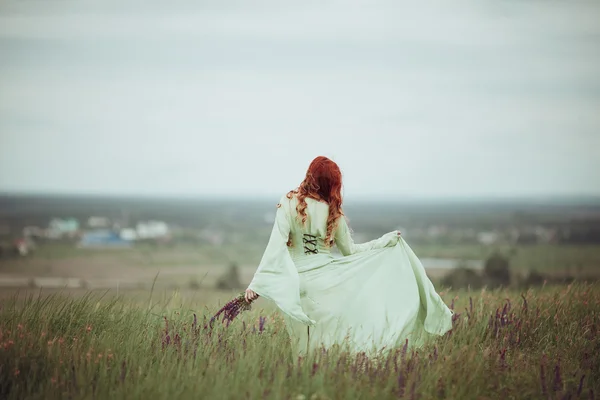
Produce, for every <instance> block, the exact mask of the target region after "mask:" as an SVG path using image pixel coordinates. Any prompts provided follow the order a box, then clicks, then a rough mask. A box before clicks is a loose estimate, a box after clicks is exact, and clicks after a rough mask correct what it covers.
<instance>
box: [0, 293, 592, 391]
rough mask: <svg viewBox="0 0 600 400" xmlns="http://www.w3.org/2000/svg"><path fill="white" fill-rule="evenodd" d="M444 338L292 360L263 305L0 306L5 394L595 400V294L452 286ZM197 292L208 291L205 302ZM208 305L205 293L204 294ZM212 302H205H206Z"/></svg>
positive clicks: (104, 298)
mask: <svg viewBox="0 0 600 400" xmlns="http://www.w3.org/2000/svg"><path fill="white" fill-rule="evenodd" d="M440 290H441V292H440V294H441V296H442V298H443V299H444V300H445V301H446V303H447V304H448V305H449V306H451V307H452V308H453V309H454V310H455V311H456V312H457V313H458V316H457V318H456V320H455V321H454V327H453V329H452V331H451V332H449V333H448V334H447V335H445V336H443V337H439V338H435V339H434V340H432V341H431V342H430V343H429V344H428V345H427V346H425V347H422V348H419V349H413V348H411V346H410V344H409V345H408V346H405V347H401V348H398V349H390V351H389V352H387V353H382V354H381V355H379V356H376V357H366V356H365V355H361V354H358V355H353V354H349V353H347V352H345V351H344V349H343V348H340V349H330V350H327V351H325V350H321V351H317V352H315V353H314V354H311V355H310V356H308V357H306V358H305V359H295V358H294V357H293V356H292V354H291V352H290V348H289V345H288V342H287V340H288V338H287V332H286V330H285V325H284V323H283V320H282V319H281V316H280V315H279V313H278V312H277V311H276V310H275V309H274V308H272V307H271V305H270V304H268V303H267V302H266V301H263V300H262V299H259V300H258V301H257V302H255V303H253V306H252V310H250V311H246V312H243V313H242V314H240V315H239V316H238V317H237V318H236V319H235V320H234V321H233V322H231V323H229V324H223V323H217V324H216V325H214V327H213V329H207V328H208V326H207V325H206V322H207V320H208V319H209V318H210V317H211V316H212V315H214V313H215V311H216V310H217V309H218V308H219V307H220V306H222V303H223V302H224V301H226V300H228V299H229V298H231V296H233V294H234V293H233V292H232V293H221V294H217V292H213V293H210V292H209V293H206V292H205V293H202V294H201V293H197V292H196V293H194V292H191V293H183V292H172V293H169V292H166V291H165V292H163V293H154V294H152V295H148V293H145V294H140V295H139V296H130V295H128V294H126V293H125V294H119V295H115V293H114V291H112V292H111V291H107V292H85V293H83V294H82V295H78V296H75V295H73V294H71V293H68V292H64V293H62V292H58V293H53V294H47V293H41V294H40V293H37V294H36V293H35V292H29V293H20V294H14V295H10V296H7V297H4V298H3V299H2V300H1V308H0V321H1V322H0V361H1V362H0V365H1V367H0V397H1V398H3V399H59V398H61V399H62V398H69V399H105V398H111V399H136V398H139V399H146V398H148V399H150V398H151V399H173V398H202V399H204V398H206V399H240V398H245V399H247V398H251V399H259V398H260V399H263V398H265V399H312V400H316V399H388V398H407V399H496V398H504V399H509V398H511V399H538V398H539V399H567V398H571V399H576V398H588V399H593V398H595V396H596V394H597V393H599V391H600V356H599V350H600V335H599V334H598V333H599V330H600V287H599V284H598V283H583V282H581V283H580V282H574V283H572V284H570V285H568V286H566V285H564V286H562V285H561V286H544V287H539V288H532V289H528V290H524V291H518V290H515V289H495V290H485V289H484V290H480V291H476V292H475V291H468V290H451V291H447V290H445V289H443V288H440ZM198 296H202V300H200V299H199V297H198ZM211 296H212V297H211ZM207 304H209V305H210V306H207Z"/></svg>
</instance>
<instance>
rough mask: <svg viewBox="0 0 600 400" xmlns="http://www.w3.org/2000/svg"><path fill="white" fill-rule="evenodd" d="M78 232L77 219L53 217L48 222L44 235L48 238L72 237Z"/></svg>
mask: <svg viewBox="0 0 600 400" xmlns="http://www.w3.org/2000/svg"><path fill="white" fill-rule="evenodd" d="M78 232H79V221H77V220H76V219H75V218H66V219H60V218H54V219H52V220H51V221H50V223H49V224H48V229H47V230H46V237H48V238H50V239H62V238H64V237H70V238H73V237H75V236H76V235H77V233H78Z"/></svg>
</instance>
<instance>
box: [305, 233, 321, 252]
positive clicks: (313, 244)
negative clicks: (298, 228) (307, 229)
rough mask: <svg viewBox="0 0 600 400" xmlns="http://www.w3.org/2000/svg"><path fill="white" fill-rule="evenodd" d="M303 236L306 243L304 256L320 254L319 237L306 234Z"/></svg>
mask: <svg viewBox="0 0 600 400" xmlns="http://www.w3.org/2000/svg"><path fill="white" fill-rule="evenodd" d="M303 236H304V237H303V238H302V242H303V243H304V254H308V253H311V254H318V253H319V250H318V249H317V237H316V236H314V235H310V234H308V233H305V234H304V235H303Z"/></svg>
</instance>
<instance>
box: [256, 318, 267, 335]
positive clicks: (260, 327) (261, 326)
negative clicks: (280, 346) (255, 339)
mask: <svg viewBox="0 0 600 400" xmlns="http://www.w3.org/2000/svg"><path fill="white" fill-rule="evenodd" d="M265 322H267V318H266V317H259V318H258V331H259V332H262V331H264V330H265Z"/></svg>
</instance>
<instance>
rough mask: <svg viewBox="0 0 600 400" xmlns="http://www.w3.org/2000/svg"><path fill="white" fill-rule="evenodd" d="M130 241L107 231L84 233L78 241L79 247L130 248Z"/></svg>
mask: <svg viewBox="0 0 600 400" xmlns="http://www.w3.org/2000/svg"><path fill="white" fill-rule="evenodd" d="M130 246H131V241H129V240H125V239H123V238H122V237H121V236H120V235H119V234H118V233H116V232H113V231H111V230H108V229H101V230H94V231H89V232H85V233H84V234H83V236H82V237H81V240H80V241H79V247H96V248H97V247H101V248H106V247H130Z"/></svg>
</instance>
